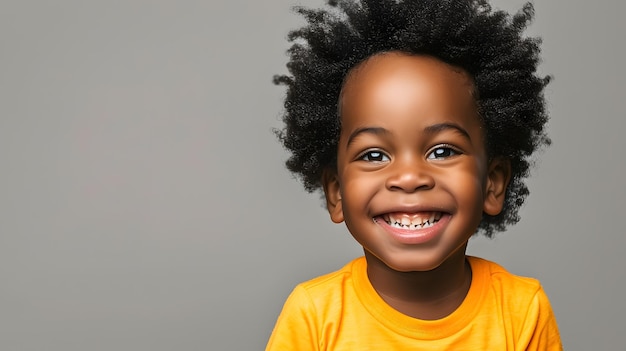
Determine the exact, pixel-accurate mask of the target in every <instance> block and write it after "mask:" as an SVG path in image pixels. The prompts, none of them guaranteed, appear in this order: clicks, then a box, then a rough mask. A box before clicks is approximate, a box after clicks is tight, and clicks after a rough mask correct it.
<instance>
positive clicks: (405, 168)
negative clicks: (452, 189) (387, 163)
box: [386, 157, 435, 193]
mask: <svg viewBox="0 0 626 351" xmlns="http://www.w3.org/2000/svg"><path fill="white" fill-rule="evenodd" d="M391 166H392V167H389V168H388V170H389V176H388V177H387V180H386V187H387V189H388V190H391V191H404V192H407V193H413V192H415V191H418V190H428V189H432V188H433V187H434V186H435V178H434V177H433V175H432V172H431V171H430V170H429V165H428V164H427V162H426V161H425V160H417V159H415V158H412V157H411V158H406V159H404V160H400V159H396V160H395V162H394V164H393V165H391Z"/></svg>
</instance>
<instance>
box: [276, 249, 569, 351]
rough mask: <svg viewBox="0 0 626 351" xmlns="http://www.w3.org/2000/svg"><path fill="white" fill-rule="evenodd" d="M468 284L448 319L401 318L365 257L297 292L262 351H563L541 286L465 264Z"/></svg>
mask: <svg viewBox="0 0 626 351" xmlns="http://www.w3.org/2000/svg"><path fill="white" fill-rule="evenodd" d="M468 260H469V263H470V265H471V267H472V283H471V286H470V289H469V291H468V293H467V296H466V297H465V300H464V301H463V303H462V304H461V305H460V306H459V307H458V308H457V309H456V310H455V311H454V312H452V314H450V315H449V316H447V317H444V318H442V319H438V320H420V319H416V318H412V317H409V316H407V315H404V314H402V313H400V312H398V311H396V310H395V309H393V308H392V307H390V306H389V305H387V304H386V303H385V302H384V301H383V300H382V298H381V297H380V296H379V295H378V294H377V293H376V291H375V290H374V288H373V287H372V285H371V284H370V282H369V280H368V278H367V271H366V269H367V267H366V261H365V258H364V257H361V258H357V259H355V260H354V261H352V262H350V263H349V264H347V265H346V266H345V267H343V268H342V269H341V270H339V271H337V272H334V273H331V274H327V275H324V276H321V277H319V278H315V279H313V280H310V281H308V282H305V283H302V284H300V285H298V286H297V287H296V288H295V289H294V290H293V292H292V293H291V295H290V296H289V298H288V299H287V301H286V302H285V305H284V307H283V311H282V312H281V314H280V316H279V317H278V321H277V323H276V326H275V327H274V331H273V333H272V336H271V337H270V340H269V343H268V345H267V348H266V351H278V350H281V351H283V350H297V351H308V350H329V351H330V350H333V351H366V350H385V351H386V350H463V351H470V350H477V351H478V350H480V351H485V350H490V351H491V350H542V351H543V350H550V351H552V350H558V351H560V350H562V346H561V341H560V337H559V332H558V328H557V324H556V320H555V318H554V315H553V313H552V308H551V307H550V303H549V301H548V298H547V297H546V294H545V293H544V291H543V289H542V288H541V285H540V284H539V282H538V281H537V280H535V279H532V278H524V277H518V276H515V275H513V274H510V273H508V272H507V271H506V270H505V269H504V268H502V267H500V266H499V265H497V264H495V263H493V262H489V261H486V260H483V259H480V258H476V257H468Z"/></svg>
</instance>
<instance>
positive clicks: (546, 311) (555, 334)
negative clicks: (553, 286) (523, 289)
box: [521, 288, 563, 351]
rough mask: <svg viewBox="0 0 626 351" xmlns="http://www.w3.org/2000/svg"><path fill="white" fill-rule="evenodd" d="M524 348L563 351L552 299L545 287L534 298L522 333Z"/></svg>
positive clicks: (540, 350)
mask: <svg viewBox="0 0 626 351" xmlns="http://www.w3.org/2000/svg"><path fill="white" fill-rule="evenodd" d="M521 343H522V344H523V345H526V346H525V348H523V349H524V350H530V351H562V350H563V345H562V344H561V337H560V335H559V329H558V326H557V323H556V318H555V317H554V313H553V312H552V307H551V306H550V301H549V300H548V297H547V296H546V293H545V292H544V290H543V288H539V290H538V291H537V294H536V295H535V297H534V298H533V300H532V302H531V304H530V306H529V309H528V314H527V316H526V320H525V323H524V330H523V332H522V334H521Z"/></svg>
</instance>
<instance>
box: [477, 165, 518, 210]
mask: <svg viewBox="0 0 626 351" xmlns="http://www.w3.org/2000/svg"><path fill="white" fill-rule="evenodd" d="M488 167H489V168H488V173H487V186H486V187H485V199H484V202H483V211H484V212H485V213H486V214H488V215H490V216H496V215H498V214H499V213H500V212H501V211H502V207H503V206H504V200H505V197H506V187H507V186H508V185H509V180H511V163H510V162H509V160H507V159H504V158H494V159H493V160H491V162H489V166H488Z"/></svg>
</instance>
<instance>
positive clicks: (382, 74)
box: [339, 52, 478, 124]
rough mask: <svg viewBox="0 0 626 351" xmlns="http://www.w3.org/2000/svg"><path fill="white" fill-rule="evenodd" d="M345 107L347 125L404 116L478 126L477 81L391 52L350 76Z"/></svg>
mask: <svg viewBox="0 0 626 351" xmlns="http://www.w3.org/2000/svg"><path fill="white" fill-rule="evenodd" d="M339 103H340V111H341V116H342V117H341V118H342V124H343V123H345V122H348V121H347V120H346V119H349V120H353V119H354V118H357V119H358V118H361V117H366V116H377V117H378V118H383V117H384V116H385V115H389V114H399V113H402V114H407V113H408V114H412V115H413V116H414V117H416V118H418V117H421V118H429V117H445V118H453V119H457V118H462V119H465V118H470V117H471V119H473V120H478V114H477V108H476V101H475V98H474V85H473V81H472V79H471V76H470V75H469V74H467V73H466V72H465V71H464V70H462V69H460V68H457V67H454V66H451V65H449V64H447V63H444V62H442V61H440V60H438V59H436V58H433V57H429V56H415V55H407V54H402V53H396V52H391V53H384V54H378V55H375V56H372V57H370V58H369V59H367V60H366V61H364V62H363V63H361V64H360V65H358V66H357V67H355V68H354V69H353V70H352V71H351V72H350V73H349V74H348V76H347V77H346V81H345V84H344V87H343V89H342V93H341V97H340V101H339Z"/></svg>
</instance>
